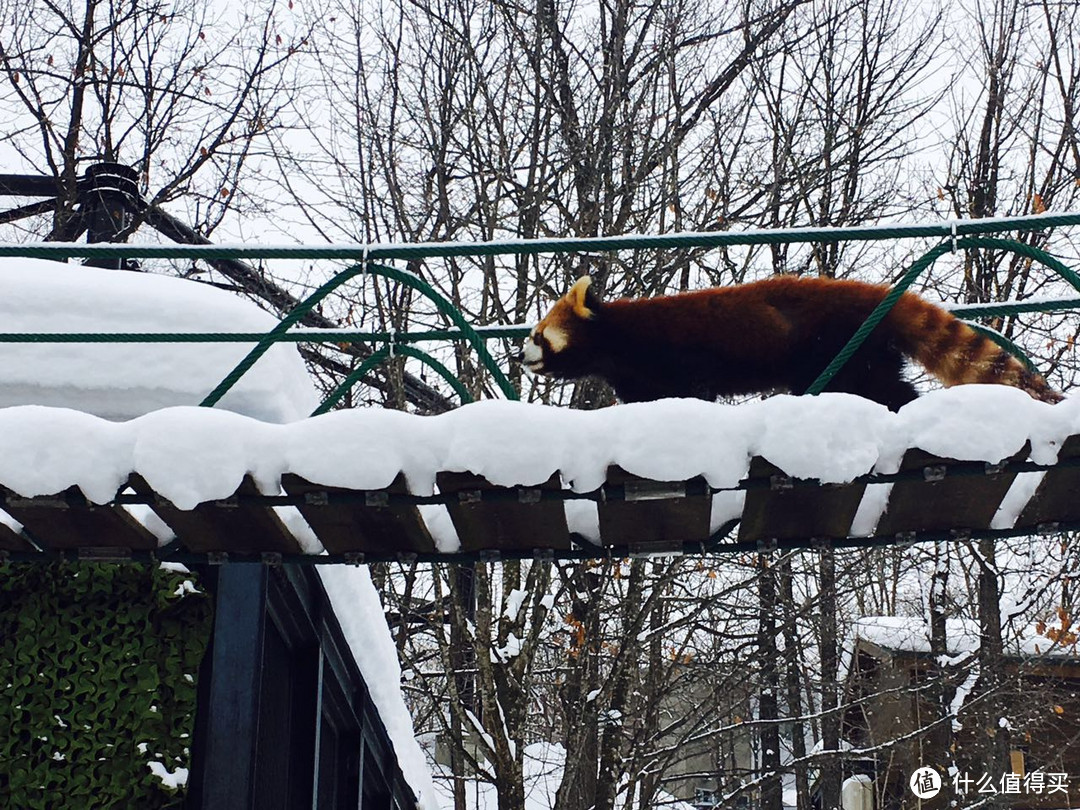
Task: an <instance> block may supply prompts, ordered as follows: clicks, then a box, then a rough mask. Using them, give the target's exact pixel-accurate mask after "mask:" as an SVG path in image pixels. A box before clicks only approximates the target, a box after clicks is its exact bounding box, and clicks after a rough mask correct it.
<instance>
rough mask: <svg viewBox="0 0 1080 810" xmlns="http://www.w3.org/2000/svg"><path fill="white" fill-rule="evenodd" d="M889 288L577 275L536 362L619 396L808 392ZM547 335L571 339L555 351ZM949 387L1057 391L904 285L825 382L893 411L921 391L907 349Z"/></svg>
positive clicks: (1045, 396) (538, 338)
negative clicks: (667, 288)
mask: <svg viewBox="0 0 1080 810" xmlns="http://www.w3.org/2000/svg"><path fill="white" fill-rule="evenodd" d="M887 290H888V288H887V287H884V286H879V285H874V284H866V283H863V282H858V281H838V280H835V279H824V278H795V277H791V276H782V277H775V278H771V279H767V280H765V281H759V282H756V283H752V284H743V285H738V286H733V287H723V288H715V289H708V290H699V291H697V292H689V293H683V294H680V295H674V296H668V297H662V298H651V299H621V300H617V301H610V302H604V303H602V302H600V301H599V300H598V299H596V298H595V297H594V296H593V295H592V294H591V290H587V282H583V283H579V284H577V285H575V287H574V288H573V289H572V290H571V292H570V293H568V294H567V296H565V297H564V298H562V299H560V300H559V301H558V302H557V303H556V304H555V305H554V306H553V307H552V309H551V311H550V312H549V313H548V314H547V316H546V317H545V318H544V319H543V320H542V321H541V322H540V323H539V324H538V325H537V327H536V329H535V330H534V332H533V338H532V340H533V342H534V343H535V344H536V345H537V346H539V348H540V350H542V355H543V356H542V362H541V363H539V364H535V368H536V369H537V370H538V371H539V372H540V373H543V374H547V375H549V376H553V377H557V378H562V379H572V378H577V377H584V376H598V377H602V378H604V379H606V380H607V381H608V382H610V383H611V384H612V386H613V387H614V388H615V391H616V393H617V394H618V396H619V397H620V399H622V400H623V401H627V402H633V401H641V400H650V399H659V398H662V397H668V396H694V397H700V398H703V399H714V398H716V397H717V396H723V395H734V394H748V393H756V392H765V391H773V390H788V391H792V392H796V393H801V392H803V391H805V390H806V388H807V387H808V386H809V385H810V383H811V382H813V380H814V379H815V378H816V377H817V375H818V374H819V373H820V372H821V371H822V370H823V369H824V368H825V366H826V365H828V363H829V362H830V361H831V360H832V359H833V357H834V356H835V355H836V353H837V352H838V351H839V350H840V348H841V347H842V346H843V345H844V344H845V343H846V342H847V340H848V339H849V338H850V337H851V335H852V334H853V333H854V332H855V330H856V329H857V328H858V327H859V325H860V324H861V323H862V322H863V321H864V320H865V319H866V316H867V315H869V313H870V311H871V310H872V309H873V308H874V307H875V306H876V305H877V304H878V303H879V302H880V301H881V299H882V297H884V295H885V293H886V291H887ZM548 329H553V330H556V332H548V335H554V336H556V337H559V336H561V337H564V338H565V340H566V344H567V345H566V348H565V349H564V350H562V351H558V352H556V351H553V350H552V348H551V342H550V341H549V340H548V339H547V337H545V330H548ZM905 357H907V358H911V359H913V360H916V361H917V362H919V363H920V364H921V365H923V366H924V367H925V368H926V369H927V371H929V372H930V373H932V374H934V375H935V376H936V377H938V378H939V379H940V380H941V381H942V382H943V383H945V385H957V384H960V383H970V382H983V383H1000V384H1003V385H1012V386H1015V387H1017V388H1020V389H1022V390H1024V391H1026V392H1027V393H1028V394H1030V395H1031V396H1032V397H1034V398H1036V399H1040V400H1043V401H1045V402H1056V401H1058V400H1060V399H1061V395H1060V394H1058V393H1057V392H1055V391H1053V390H1052V389H1051V388H1050V387H1049V386H1048V385H1047V384H1046V381H1045V380H1043V378H1042V377H1040V376H1038V375H1037V374H1033V373H1032V372H1030V371H1028V370H1027V369H1026V368H1025V367H1024V366H1023V365H1022V364H1021V363H1020V361H1019V360H1017V359H1016V358H1015V357H1013V356H1012V355H1010V354H1008V353H1007V352H1005V351H1004V350H1002V349H1001V348H1000V347H998V346H997V344H995V343H994V342H993V341H991V340H990V339H989V338H986V337H984V336H983V335H981V334H979V333H978V332H976V331H975V330H973V329H971V328H970V327H969V326H967V325H966V324H964V323H963V322H961V321H959V320H957V319H956V318H955V317H954V316H953V315H951V314H950V313H948V312H947V311H946V310H944V309H942V308H940V307H937V306H935V305H933V304H931V303H929V302H927V301H924V300H923V299H921V298H919V297H917V296H915V295H912V294H910V293H908V294H905V295H904V296H902V297H901V299H900V300H899V301H898V302H897V304H896V306H895V307H894V308H893V309H892V311H891V312H890V313H889V315H888V316H886V318H885V319H884V320H883V321H882V322H881V324H879V325H878V327H877V329H875V330H874V332H872V333H871V335H870V337H869V338H868V339H867V341H866V343H865V344H864V345H863V347H862V348H861V349H860V350H859V352H857V353H856V354H855V356H854V357H852V358H851V360H849V361H848V363H847V365H845V366H844V368H843V369H841V370H840V372H839V373H838V374H837V375H836V377H834V378H833V381H832V382H831V383H830V384H829V386H828V388H827V390H831V391H848V392H851V393H856V394H861V395H862V396H865V397H867V398H869V399H874V400H876V401H878V402H881V403H883V404H885V405H887V406H889V407H890V408H894V409H895V408H898V407H900V406H901V405H903V404H904V403H905V402H909V401H910V400H912V399H914V398H915V396H916V392H915V389H914V388H913V387H912V386H911V384H910V383H908V382H907V381H905V380H904V379H903V376H902V369H903V362H904V358H905Z"/></svg>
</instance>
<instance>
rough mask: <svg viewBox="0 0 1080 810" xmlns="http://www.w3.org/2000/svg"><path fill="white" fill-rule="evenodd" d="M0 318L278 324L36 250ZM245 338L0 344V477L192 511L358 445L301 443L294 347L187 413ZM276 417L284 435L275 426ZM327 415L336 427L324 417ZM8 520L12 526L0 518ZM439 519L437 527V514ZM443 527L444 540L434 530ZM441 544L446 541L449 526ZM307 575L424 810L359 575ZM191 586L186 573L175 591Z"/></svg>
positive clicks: (107, 323)
mask: <svg viewBox="0 0 1080 810" xmlns="http://www.w3.org/2000/svg"><path fill="white" fill-rule="evenodd" d="M0 319H2V322H3V324H4V326H3V329H4V330H5V331H7V332H12V333H40V332H60V333H76V332H95V333H110V332H112V333H115V332H155V333H161V332H229V331H240V332H267V331H269V330H270V329H272V328H273V327H274V326H275V325H276V324H277V320H276V319H275V318H274V317H273V316H271V315H269V314H268V313H265V312H263V311H262V310H260V309H259V308H258V307H256V306H255V305H254V304H251V303H249V302H246V301H243V300H241V299H239V298H237V297H236V296H234V295H231V294H229V293H226V292H223V291H221V290H218V289H216V288H213V287H210V286H207V285H202V284H198V283H196V282H192V281H185V280H182V279H177V278H171V277H165V276H155V275H150V274H147V273H133V272H124V271H116V270H102V269H98V268H91V267H83V266H80V265H65V264H61V263H57V262H47V261H39V260H33V259H0ZM250 348H251V347H250V346H249V345H247V344H242V343H229V344H226V343H202V344H199V343H188V344H172V345H169V344H162V343H148V344H135V343H124V344H111V345H110V344H103V343H96V344H82V343H36V344H25V343H20V344H16V343H8V344H3V345H0V433H2V436H0V445H2V446H3V451H0V452H10V453H11V454H12V455H11V457H10V458H6V459H4V462H3V467H4V473H3V474H0V478H3V480H5V481H7V482H8V483H9V484H11V485H12V486H11V488H12V489H14V490H15V491H16V492H19V493H21V494H29V493H35V494H51V493H56V492H59V491H61V490H63V489H66V488H67V487H68V486H70V485H71V484H76V485H78V486H79V488H80V489H81V490H82V491H83V493H84V494H85V495H86V496H87V497H88V498H89V499H90V500H92V501H95V502H98V503H103V502H105V501H108V500H111V499H112V498H113V497H114V496H115V495H116V492H117V490H118V489H119V488H120V487H121V486H123V485H124V483H125V482H126V480H127V477H128V475H129V473H130V472H132V471H135V470H137V471H138V472H139V473H140V474H141V475H142V476H143V477H144V478H146V480H147V481H148V482H149V483H150V485H151V486H152V487H154V488H156V489H159V491H167V492H168V493H169V495H168V497H169V499H170V500H172V501H173V503H174V504H176V505H177V506H178V507H180V508H181V509H190V508H193V507H194V506H195V505H197V504H198V503H200V502H202V501H204V500H207V499H208V498H224V497H227V496H229V495H231V494H232V493H233V492H235V491H236V485H237V483H238V482H239V481H240V480H241V479H242V478H243V477H244V476H245V475H251V476H252V478H253V479H254V480H255V482H256V484H257V485H258V486H259V487H260V489H261V490H262V491H263V492H267V493H274V494H276V493H278V492H279V491H280V475H281V473H282V472H283V471H284V470H285V469H286V466H282V465H287V464H288V463H290V462H295V463H296V465H297V467H296V468H295V471H300V470H302V469H304V465H305V463H310V459H311V457H312V456H317V455H319V454H331V455H333V451H335V450H337V451H338V452H339V454H340V452H341V450H342V445H345V452H348V451H350V450H352V449H354V448H355V447H356V445H355V444H349V443H348V442H346V441H345V439H344V437H342V436H339V437H338V438H337V439H336V440H334V441H333V442H329V443H326V444H324V445H323V446H315V447H303V444H304V442H305V441H307V440H308V437H307V436H306V433H305V423H304V422H295V420H299V419H303V417H305V416H307V415H308V414H310V413H311V411H312V410H314V408H315V407H316V405H317V404H318V401H319V398H318V395H317V393H316V391H315V389H314V386H313V385H312V383H311V380H310V379H309V377H308V375H307V372H306V370H305V367H304V364H303V361H302V360H301V358H300V355H299V353H298V352H297V350H296V347H295V345H294V344H279V345H277V346H275V347H273V348H271V350H270V351H269V352H267V354H266V355H264V356H263V357H262V358H261V359H260V360H259V361H258V363H256V364H255V366H253V367H252V369H251V370H250V371H248V373H247V374H245V375H244V377H243V378H241V380H240V382H238V383H237V384H236V386H234V387H233V389H231V390H230V392H229V393H228V394H226V395H225V397H224V398H223V399H222V400H221V401H220V403H219V405H218V406H217V407H215V408H198V407H192V406H194V405H196V404H197V403H199V402H200V401H202V399H203V398H204V397H205V396H206V394H207V393H209V392H210V391H211V390H212V389H213V388H214V387H216V386H217V384H218V383H219V382H220V381H221V379H222V378H223V377H224V376H225V375H226V374H227V373H228V372H229V371H231V370H232V369H233V367H234V366H235V365H236V363H237V362H239V360H241V359H242V358H243V357H244V355H246V354H247V352H248V351H249V350H250ZM75 409H77V410H75ZM391 418H392V417H391ZM282 423H293V424H294V426H295V427H296V429H295V430H292V431H289V432H287V433H282V431H281V428H282V427H284V425H283V424H282ZM323 424H324V425H326V426H327V427H332V426H333V425H335V424H336V423H335V422H334V421H333V420H332V419H326V420H325V421H324V422H323ZM383 424H385V422H380V423H379V425H380V426H381V425H383ZM315 438H316V439H318V438H319V437H315ZM321 438H322V439H323V440H325V438H326V434H323V436H322V437H321ZM372 438H373V437H372V436H371V435H370V434H364V435H362V436H361V438H360V440H359V443H360V444H359V446H360V447H369V444H368V443H369V442H370V441H371V440H372ZM290 440H291V441H293V442H296V444H295V445H292V446H291V447H289V449H288V451H287V452H284V453H282V452H278V451H277V450H276V449H275V443H277V442H288V441H290ZM333 458H334V461H335V462H340V460H341V458H340V455H337V456H333ZM421 458H424V457H423V456H422V454H421ZM387 483H388V482H387ZM437 508H439V509H442V512H443V513H444V514H445V512H446V510H445V509H443V508H442V507H437ZM129 511H131V512H132V514H134V515H136V516H137V517H138V518H139V519H140V520H141V521H143V522H144V523H145V524H146V525H148V526H149V527H150V528H151V530H152V531H154V533H155V534H156V535H157V536H158V537H159V540H160V541H161V542H163V543H164V542H168V541H169V540H170V539H172V535H171V532H170V531H169V530H168V527H166V526H164V524H163V523H162V522H161V520H160V518H158V517H157V516H156V515H154V514H153V513H152V511H151V510H149V509H148V508H146V507H140V506H133V507H131V508H130V510H129ZM279 514H280V515H281V517H282V519H283V520H285V521H286V523H287V525H288V526H289V528H290V530H291V531H292V532H293V533H294V534H295V535H296V536H297V537H298V539H300V540H301V542H302V545H303V547H304V548H305V550H308V551H312V552H316V551H319V550H321V547H320V546H319V545H318V542H317V539H316V538H315V537H314V535H313V533H312V532H311V529H310V527H308V526H307V525H306V524H305V523H304V521H303V519H302V517H301V516H300V514H299V512H297V511H296V510H295V509H292V510H289V509H280V510H279ZM5 517H6V518H7V520H6V521H5V522H10V517H9V516H6V515H4V514H3V513H0V519H3V518H5ZM445 522H446V524H447V525H449V518H448V517H447V518H446V521H445ZM450 531H451V532H452V527H451V528H450ZM439 536H441V537H444V538H445V536H446V531H441V532H440V535H439ZM446 542H447V543H450V542H453V543H456V535H452V537H451V539H450V540H447V541H446ZM163 565H165V566H166V567H169V568H170V569H171V570H177V571H182V572H184V573H186V572H187V569H185V568H183V567H182V566H177V565H176V564H168V563H163ZM319 573H320V575H321V576H322V580H323V582H324V584H325V585H326V589H327V593H328V596H329V598H330V600H331V602H332V603H333V605H334V608H335V613H336V614H337V617H338V620H339V622H340V623H341V626H342V630H343V632H344V634H345V637H346V639H347V640H348V642H349V646H350V648H351V650H352V653H353V656H354V658H355V660H356V662H357V665H358V667H359V668H360V671H361V673H362V674H363V677H364V681H365V683H366V684H367V687H368V690H369V692H370V694H371V697H372V700H373V701H374V702H375V705H376V706H377V707H378V709H379V714H380V716H381V717H382V720H383V723H384V724H385V726H386V730H387V733H388V734H389V736H390V739H391V741H392V743H393V746H394V751H395V753H396V755H397V758H398V761H399V763H400V765H401V769H402V773H403V775H404V776H405V779H406V781H407V782H408V784H409V785H410V786H411V787H412V789H413V790H414V792H416V793H417V794H418V795H419V797H420V807H421V808H422V810H432V808H434V807H435V806H436V805H435V804H434V801H435V799H434V788H433V787H432V783H431V774H430V772H429V771H428V768H427V764H426V762H425V760H424V757H423V755H422V753H421V752H420V748H419V746H418V744H417V742H416V739H415V737H414V735H413V728H412V720H411V718H410V716H409V713H408V710H407V708H406V706H405V703H404V700H403V698H402V694H401V687H400V680H401V670H400V667H399V664H398V661H397V651H396V648H395V647H394V643H393V640H392V638H391V636H390V631H389V628H388V627H387V626H386V622H385V619H384V618H383V611H382V606H381V604H380V603H379V597H378V594H377V592H376V591H375V587H374V585H373V584H372V582H371V578H370V576H369V574H368V571H367V569H365V568H352V567H346V566H322V567H321V568H320V570H319ZM194 590H195V586H194V584H193V582H191V581H190V580H185V581H183V582H182V583H181V584H180V585H179V586H178V588H177V591H176V593H177V595H183V594H184V593H187V592H193V591H194ZM187 677H190V676H187ZM140 751H142V752H143V753H145V747H142V746H140ZM147 764H148V767H149V768H150V769H151V771H152V772H153V774H154V775H155V776H157V777H158V778H159V779H161V781H162V783H163V784H164V785H165V786H166V787H169V788H177V787H180V786H182V785H184V784H186V782H187V779H188V771H187V770H186V769H184V768H177V769H176V770H174V771H169V769H168V768H167V767H166V766H165V764H164V763H161V762H149V763H147Z"/></svg>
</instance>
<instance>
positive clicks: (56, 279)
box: [0, 258, 318, 422]
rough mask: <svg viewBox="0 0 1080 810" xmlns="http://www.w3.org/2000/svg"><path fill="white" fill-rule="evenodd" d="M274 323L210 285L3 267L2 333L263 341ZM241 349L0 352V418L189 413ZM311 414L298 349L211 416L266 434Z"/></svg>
mask: <svg viewBox="0 0 1080 810" xmlns="http://www.w3.org/2000/svg"><path fill="white" fill-rule="evenodd" d="M276 324H277V319H275V318H274V317H273V316H272V315H270V314H269V313H267V312H264V311H263V310H261V309H259V308H258V307H257V306H255V305H254V304H253V303H251V302H249V301H244V300H242V299H240V298H238V297H237V296H236V295H233V294H231V293H228V292H226V291H224V290H220V289H217V288H215V287H212V286H210V285H207V284H200V283H197V282H193V281H189V280H185V279H179V278H173V277H169V276H160V275H153V274H150V273H133V272H127V271H118V270H103V269H100V268H95V267H85V266H82V265H77V264H64V263H60V262H52V261H45V260H42V259H8V258H0V332H8V333H42V332H45V333H48V332H62V333H78V332H91V333H100V332H104V333H108V332H154V333H163V332H268V331H269V330H270V329H272V328H273V327H274V326H275V325H276ZM250 349H251V345H250V344H245V343H172V344H169V343H147V344H136V343H5V344H0V407H7V406H11V405H28V404H34V405H53V406H63V407H68V408H76V409H78V410H80V411H84V412H86V413H92V414H96V415H98V416H101V417H104V418H106V419H131V418H133V417H135V416H138V415H140V414H144V413H148V412H149V411H152V410H156V409H158V408H165V407H168V406H172V405H198V404H199V402H201V401H202V399H203V397H205V396H206V395H207V394H208V393H210V391H212V390H213V389H214V387H215V386H216V385H217V384H218V383H219V382H221V380H222V378H223V377H224V376H225V375H226V374H228V372H230V371H231V370H232V369H233V367H234V366H235V365H236V364H237V363H238V362H239V361H240V360H241V359H242V358H243V357H244V355H246V354H247V352H248V351H249V350H250ZM316 405H318V397H317V396H316V393H315V390H314V387H313V386H312V384H311V382H310V380H309V379H308V376H307V374H306V373H305V370H304V364H303V361H302V360H301V358H300V355H299V353H298V352H297V350H296V347H295V346H294V345H291V344H278V345H277V346H274V347H273V348H271V350H270V351H269V352H267V354H266V355H264V356H263V357H262V358H261V359H260V360H259V362H258V363H256V364H255V366H254V367H253V368H252V369H251V370H250V371H249V372H248V373H247V374H246V375H244V377H243V378H242V379H241V380H240V381H239V382H238V383H237V384H236V386H234V387H233V389H232V390H231V391H229V392H228V393H227V394H226V395H225V397H224V398H223V399H222V401H221V403H220V407H222V408H225V409H228V410H233V411H237V412H238V413H244V414H247V415H249V416H253V417H256V418H258V419H262V420H265V421H268V422H288V421H292V420H294V419H301V418H303V417H305V416H307V415H308V414H310V413H311V411H312V410H314V408H315V407H316Z"/></svg>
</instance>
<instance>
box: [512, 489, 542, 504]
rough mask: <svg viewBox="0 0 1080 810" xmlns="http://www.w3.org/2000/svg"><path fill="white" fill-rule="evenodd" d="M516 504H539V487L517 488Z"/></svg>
mask: <svg viewBox="0 0 1080 810" xmlns="http://www.w3.org/2000/svg"><path fill="white" fill-rule="evenodd" d="M517 495H518V503H540V497H541V490H540V487H519V488H518V493H517Z"/></svg>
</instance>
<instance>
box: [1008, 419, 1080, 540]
mask: <svg viewBox="0 0 1080 810" xmlns="http://www.w3.org/2000/svg"><path fill="white" fill-rule="evenodd" d="M1078 458H1080V436H1070V437H1069V438H1068V439H1066V440H1065V443H1064V444H1063V445H1062V446H1061V451H1060V452H1059V453H1058V461H1059V462H1060V461H1067V460H1076V459H1078ZM1078 495H1080V466H1077V467H1059V468H1057V469H1053V470H1047V472H1046V474H1045V475H1044V476H1043V480H1042V481H1040V482H1039V486H1038V488H1037V489H1036V490H1035V494H1034V495H1032V496H1031V500H1030V501H1028V504H1027V506H1025V507H1024V509H1023V511H1021V513H1020V517H1019V518H1017V520H1016V528H1018V529H1021V528H1025V527H1030V528H1032V529H1037V528H1038V527H1039V526H1047V527H1049V526H1050V525H1051V524H1054V523H1066V522H1070V521H1080V497H1078Z"/></svg>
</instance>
